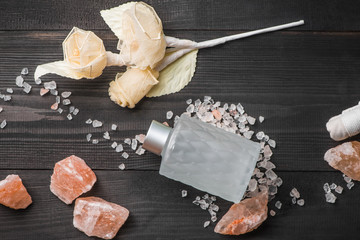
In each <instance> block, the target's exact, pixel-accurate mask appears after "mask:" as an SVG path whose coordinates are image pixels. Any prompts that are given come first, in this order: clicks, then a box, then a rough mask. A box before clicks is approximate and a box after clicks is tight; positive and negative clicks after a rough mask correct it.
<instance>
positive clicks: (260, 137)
mask: <svg viewBox="0 0 360 240" xmlns="http://www.w3.org/2000/svg"><path fill="white" fill-rule="evenodd" d="M264 136H265V133H264V132H262V131H261V132H258V133H257V134H256V138H257V139H258V140H262V139H263V138H264Z"/></svg>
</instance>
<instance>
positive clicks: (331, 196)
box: [325, 192, 336, 203]
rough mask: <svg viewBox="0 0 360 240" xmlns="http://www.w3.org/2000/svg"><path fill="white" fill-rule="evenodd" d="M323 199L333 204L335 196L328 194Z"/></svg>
mask: <svg viewBox="0 0 360 240" xmlns="http://www.w3.org/2000/svg"><path fill="white" fill-rule="evenodd" d="M325 199H326V202H328V203H335V201H336V196H335V195H334V194H333V193H332V192H329V193H326V194H325Z"/></svg>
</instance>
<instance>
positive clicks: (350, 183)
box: [346, 182, 355, 189]
mask: <svg viewBox="0 0 360 240" xmlns="http://www.w3.org/2000/svg"><path fill="white" fill-rule="evenodd" d="M354 185H355V184H354V182H349V183H348V184H346V186H347V188H348V189H352V187H353V186H354Z"/></svg>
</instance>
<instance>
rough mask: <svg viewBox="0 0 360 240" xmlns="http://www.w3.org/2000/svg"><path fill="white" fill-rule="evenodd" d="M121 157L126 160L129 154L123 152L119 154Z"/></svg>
mask: <svg viewBox="0 0 360 240" xmlns="http://www.w3.org/2000/svg"><path fill="white" fill-rule="evenodd" d="M121 156H122V157H123V158H125V159H127V158H128V157H129V154H128V153H127V152H123V153H122V154H121Z"/></svg>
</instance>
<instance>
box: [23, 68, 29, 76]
mask: <svg viewBox="0 0 360 240" xmlns="http://www.w3.org/2000/svg"><path fill="white" fill-rule="evenodd" d="M28 74H29V69H28V68H23V69H22V70H21V75H28Z"/></svg>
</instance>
